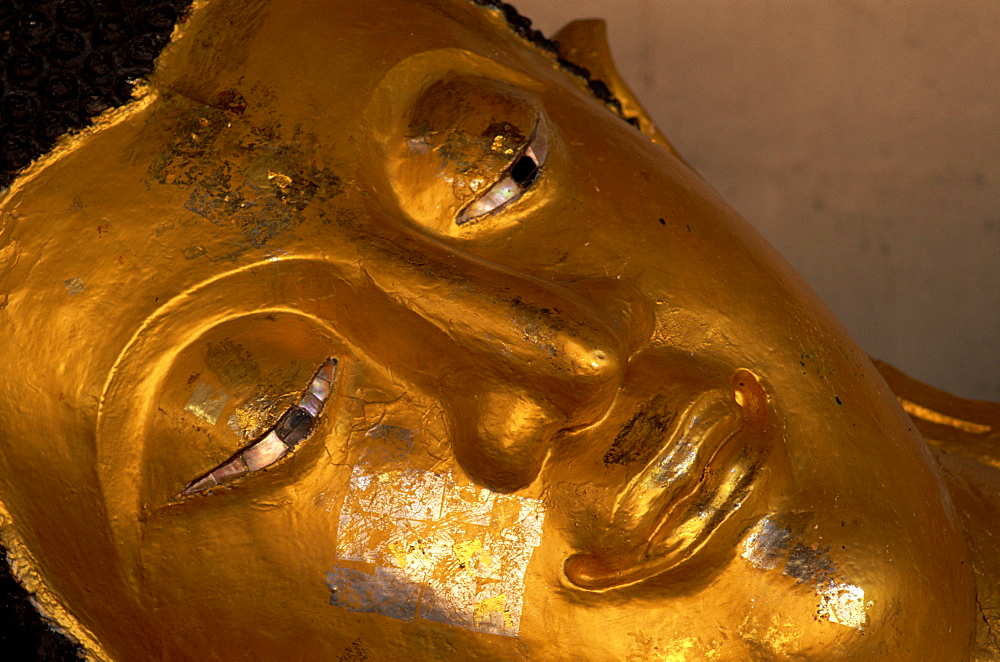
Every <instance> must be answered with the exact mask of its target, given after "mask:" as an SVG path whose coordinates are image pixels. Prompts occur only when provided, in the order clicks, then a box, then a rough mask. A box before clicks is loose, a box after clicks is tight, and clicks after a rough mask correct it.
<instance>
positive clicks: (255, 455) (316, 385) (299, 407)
mask: <svg viewBox="0 0 1000 662" xmlns="http://www.w3.org/2000/svg"><path fill="white" fill-rule="evenodd" d="M336 374H337V359H334V358H328V359H326V360H325V361H324V362H323V364H322V365H320V367H319V369H318V370H316V372H315V373H314V374H313V377H312V380H311V381H310V382H309V386H308V387H307V388H306V390H305V391H304V392H303V394H302V397H301V398H299V401H298V403H297V404H295V405H294V406H292V407H291V408H289V409H288V410H287V411H286V412H285V413H284V414H282V416H281V418H280V419H278V422H277V423H276V424H275V425H274V426H273V427H272V428H271V429H269V430H268V431H267V432H265V433H264V434H263V435H261V436H260V437H259V438H258V439H257V440H256V441H254V442H253V443H252V444H250V445H249V446H248V447H246V448H244V449H242V450H240V451H239V452H238V453H236V455H234V456H232V457H230V458H229V459H228V460H226V461H225V462H223V463H222V464H220V465H219V466H218V467H216V468H215V469H213V470H212V471H209V472H208V473H207V474H205V475H204V476H202V477H200V478H198V479H197V480H194V481H192V482H191V483H189V484H188V486H187V487H185V488H184V491H183V492H181V493H180V496H182V497H184V496H189V495H191V494H195V493H197V492H202V491H204V490H207V489H210V488H212V487H215V486H216V485H221V484H222V483H226V482H229V481H232V480H234V479H236V478H239V477H240V476H244V475H246V474H248V473H251V472H254V471H260V470H261V469H264V468H266V467H269V466H271V465H272V464H274V463H275V462H277V461H278V460H280V459H281V458H282V457H284V456H285V455H286V454H287V453H288V451H290V450H291V449H292V448H294V447H295V446H296V445H298V444H299V443H301V442H302V441H304V440H305V439H307V438H308V437H309V435H310V434H311V433H312V431H313V428H314V427H315V425H316V420H317V419H318V418H319V416H320V414H322V413H323V408H324V406H325V405H326V401H327V398H329V396H330V390H331V388H332V386H333V382H334V379H336Z"/></svg>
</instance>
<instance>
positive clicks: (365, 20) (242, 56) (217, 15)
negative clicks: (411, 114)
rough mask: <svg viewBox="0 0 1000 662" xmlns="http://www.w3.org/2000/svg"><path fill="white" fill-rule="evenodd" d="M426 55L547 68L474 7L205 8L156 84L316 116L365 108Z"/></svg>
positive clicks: (450, 64)
mask: <svg viewBox="0 0 1000 662" xmlns="http://www.w3.org/2000/svg"><path fill="white" fill-rule="evenodd" d="M433 51H443V52H451V53H453V54H454V53H456V52H462V51H464V52H467V53H469V54H471V55H474V56H479V57H481V58H485V59H488V60H491V61H493V62H495V63H496V64H498V65H500V66H506V67H512V68H515V69H519V68H523V67H524V65H525V64H526V63H532V62H533V63H534V64H536V65H537V64H539V63H545V64H547V65H550V62H549V61H547V60H549V58H546V57H543V56H542V54H543V52H544V51H543V50H542V49H540V48H538V47H537V46H536V45H534V44H532V43H530V42H529V41H528V40H526V39H524V38H523V37H521V36H519V35H518V34H517V33H516V32H515V31H514V30H513V29H512V28H511V27H510V25H509V24H508V22H507V19H506V18H505V16H504V14H503V13H502V12H500V11H498V10H496V9H493V8H489V7H484V6H482V5H479V4H477V3H475V2H473V1H472V0H380V1H379V2H351V1H347V2H345V1H336V0H334V1H331V0H257V1H256V2H254V3H252V6H248V4H247V3H244V2H234V1H232V0H212V1H210V2H209V3H207V4H206V5H205V6H203V7H201V8H197V9H196V10H195V11H194V13H193V15H192V17H191V19H190V20H189V22H188V23H187V24H186V25H183V26H182V27H181V29H180V30H179V32H178V36H177V38H176V39H175V43H174V44H172V45H171V46H170V47H168V49H167V50H166V51H165V52H164V55H163V56H162V57H161V60H160V61H159V63H158V71H157V75H156V83H157V84H158V85H161V86H165V87H168V88H170V89H173V90H176V91H179V92H182V93H184V94H186V95H188V96H190V97H192V98H195V99H198V100H201V101H210V100H211V99H212V98H213V97H214V96H215V95H217V94H218V93H219V91H220V90H225V89H232V88H237V87H238V88H240V89H243V90H252V91H255V92H257V93H258V94H260V95H267V96H270V97H272V98H273V99H274V101H275V103H276V104H277V105H279V106H282V109H283V111H284V112H285V113H286V114H289V115H292V114H295V113H296V109H299V110H302V114H303V116H306V115H309V114H312V115H314V116H316V115H322V114H323V110H324V109H323V107H322V105H323V104H329V105H330V106H331V107H333V106H343V105H344V104H351V103H353V102H360V101H362V100H363V98H364V97H365V96H366V94H367V93H368V92H370V90H371V89H372V88H373V87H374V86H375V85H377V83H378V81H379V80H380V79H381V78H382V77H383V76H384V74H385V72H387V71H388V70H390V69H392V68H393V67H394V66H395V65H397V64H398V63H400V62H401V61H404V60H406V59H408V58H412V57H413V56H416V55H419V54H422V53H428V52H433ZM460 59H461V58H458V57H454V56H452V57H451V58H447V57H441V58H438V59H437V60H436V62H435V63H434V64H431V65H427V66H426V67H425V71H424V72H423V73H424V74H425V75H427V76H433V75H434V74H435V73H436V74H437V76H443V75H446V74H447V72H448V70H449V69H452V68H458V69H461V67H462V63H461V61H460ZM435 69H436V70H437V71H435ZM282 100H284V101H286V102H287V103H288V105H287V107H285V106H284V105H283V104H281V101H282ZM303 102H305V103H306V104H307V105H306V106H303V105H302V103H303Z"/></svg>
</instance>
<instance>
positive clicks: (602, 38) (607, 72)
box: [555, 18, 681, 158]
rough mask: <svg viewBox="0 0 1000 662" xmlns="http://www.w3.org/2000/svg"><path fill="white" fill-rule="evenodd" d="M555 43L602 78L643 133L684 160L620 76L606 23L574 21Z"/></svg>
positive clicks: (565, 55) (577, 62) (568, 57)
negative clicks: (609, 41) (612, 52)
mask: <svg viewBox="0 0 1000 662" xmlns="http://www.w3.org/2000/svg"><path fill="white" fill-rule="evenodd" d="M555 40H556V41H557V42H558V43H559V53H560V55H561V56H562V57H564V58H566V59H567V60H569V61H570V62H573V63H574V64H578V65H580V66H581V67H586V68H587V69H589V70H590V73H591V74H592V75H593V77H594V78H598V79H600V80H601V81H603V82H604V83H605V84H606V85H607V86H608V88H610V89H611V92H612V94H614V95H615V97H617V98H618V100H619V101H621V104H622V110H623V111H624V114H625V116H626V117H635V118H637V119H638V120H639V130H640V131H642V132H643V133H644V134H646V135H647V136H649V139H650V140H652V141H653V142H655V143H656V144H658V145H662V146H663V147H665V148H666V149H667V150H668V151H669V152H670V153H671V154H673V155H674V156H676V157H677V158H681V157H680V155H679V154H678V153H677V150H675V149H674V147H673V145H671V144H670V141H668V140H667V139H666V137H664V135H663V134H662V133H660V130H659V129H658V128H656V124H654V123H653V119H652V117H650V115H649V113H648V112H646V109H645V108H643V107H642V104H640V103H639V100H638V99H637V98H636V96H635V95H634V94H633V93H632V90H630V89H629V87H628V85H626V84H625V81H624V80H622V77H621V76H620V75H619V74H618V69H617V68H616V67H615V63H614V60H613V59H612V57H611V49H610V48H609V47H608V37H607V25H606V23H605V22H604V21H603V20H600V19H596V18H588V19H581V20H577V21H571V22H569V23H567V24H566V25H565V26H563V28H562V29H561V30H559V32H558V33H556V35H555Z"/></svg>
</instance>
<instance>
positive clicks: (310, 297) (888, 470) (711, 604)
mask: <svg viewBox="0 0 1000 662" xmlns="http://www.w3.org/2000/svg"><path fill="white" fill-rule="evenodd" d="M498 4H500V3H495V2H492V1H491V0H380V1H379V2H347V1H340V0H252V1H250V2H246V1H242V0H241V1H239V2H237V1H236V0H199V1H197V2H195V4H194V6H193V8H192V11H191V13H190V15H189V17H187V18H186V19H185V20H184V21H182V22H181V23H180V24H179V26H178V27H177V29H176V30H175V33H174V37H173V40H172V43H171V44H170V45H169V46H168V47H167V49H166V50H165V51H164V52H163V54H162V55H161V56H160V58H159V60H158V61H157V68H156V72H155V74H154V75H153V76H152V77H151V79H150V80H149V82H148V84H147V85H145V87H144V88H143V89H142V90H141V92H140V93H139V94H137V96H136V98H135V100H134V101H133V102H132V103H131V104H130V105H128V106H126V107H123V108H121V109H117V110H112V111H107V112H106V113H105V114H104V115H102V116H101V117H100V119H99V120H98V122H97V124H96V125H95V126H94V127H93V128H92V129H89V130H86V131H84V132H81V133H78V134H74V135H70V136H67V137H66V138H64V139H63V141H62V142H61V143H60V145H59V146H58V147H57V148H56V149H55V150H54V151H53V152H52V153H50V154H48V155H46V156H45V157H43V158H42V159H40V160H39V161H38V162H36V163H35V164H33V165H32V166H31V167H30V168H28V169H27V170H26V171H24V172H23V173H22V174H21V175H20V176H19V177H18V179H17V180H16V181H15V182H14V184H13V185H12V186H11V187H10V189H9V190H8V191H6V192H5V193H3V194H2V197H0V214H2V215H0V301H2V302H3V305H2V306H0V327H2V334H3V337H4V338H5V342H4V344H3V346H2V348H0V373H2V374H3V375H5V376H6V377H7V378H6V379H5V380H3V385H2V389H3V396H2V399H0V457H2V466H3V467H4V471H3V472H2V474H0V535H2V540H0V542H2V543H3V545H4V546H5V547H6V548H7V549H8V550H9V554H10V555H11V557H12V559H13V564H14V567H15V570H16V572H17V574H18V576H19V579H20V581H21V582H22V583H23V584H24V585H26V586H27V587H28V588H29V589H30V590H31V591H33V592H34V593H35V594H36V600H37V602H38V604H39V607H40V609H41V610H42V612H43V613H44V614H45V615H46V616H48V617H49V618H51V619H52V620H53V621H55V622H56V623H58V625H59V627H61V628H62V629H63V630H64V631H65V632H67V633H68V635H69V636H71V637H72V638H73V639H74V640H76V641H79V642H80V643H81V644H82V645H83V646H84V648H85V649H86V651H87V655H88V656H89V657H90V658H91V659H94V660H113V661H116V662H117V661H128V660H149V659H163V660H211V659H244V658H246V659H249V658H253V659H259V660H285V659H303V660H337V659H340V660H362V659H364V660H397V659H400V658H407V659H415V660H467V659H480V660H531V661H540V660H595V661H603V660H678V661H679V660H690V661H702V660H913V661H929V660H933V661H938V660H940V661H958V660H993V659H1000V643H998V641H997V636H998V635H997V634H996V633H998V632H1000V622H998V614H1000V611H998V610H1000V603H998V600H1000V588H998V585H997V584H998V582H997V572H996V570H997V568H998V567H1000V551H998V548H997V547H996V545H995V544H993V542H992V541H993V540H994V536H995V535H997V534H998V533H1000V510H998V508H1000V496H998V495H1000V479H998V474H997V472H998V470H1000V459H998V454H997V452H996V448H997V445H996V444H997V442H1000V433H998V428H1000V413H998V411H1000V410H998V407H997V406H996V405H992V404H990V403H975V402H969V401H962V400H959V399H957V398H952V397H951V396H947V395H946V394H943V393H940V392H936V391H934V390H933V389H930V388H929V387H926V386H924V385H922V384H919V383H918V382H914V381H912V380H909V379H908V378H906V377H905V376H904V375H901V374H900V373H898V372H896V371H894V370H893V369H892V368H890V367H888V366H884V365H881V364H880V365H878V366H877V367H876V365H874V364H873V363H872V362H871V361H870V360H869V359H868V358H867V357H866V356H865V355H864V354H863V353H862V352H861V351H860V350H859V349H858V347H857V346H856V345H855V344H854V342H853V341H852V340H851V339H850V338H849V337H848V336H847V334H846V333H845V331H844V330H843V328H842V327H841V326H840V325H839V324H838V323H837V322H836V320H834V319H833V317H832V315H831V314H830V313H829V312H828V311H827V309H826V308H825V307H824V306H823V304H822V303H821V302H820V301H819V300H818V299H817V297H816V296H815V295H814V294H813V293H812V292H811V291H810V290H809V289H808V287H807V286H806V285H805V284H804V283H803V282H802V281H801V280H800V279H799V278H798V277H797V276H796V275H795V274H794V273H793V272H792V270H791V269H790V268H789V267H788V265H787V264H786V263H785V262H784V261H783V260H782V258H781V257H780V256H779V255H777V254H776V253H775V251H774V250H773V249H772V248H770V247H769V246H768V245H767V244H766V243H765V242H764V241H763V240H762V239H761V238H760V237H759V236H758V235H757V234H756V233H755V232H754V231H753V230H752V229H751V228H750V227H749V226H748V224H747V223H746V222H745V221H743V220H742V219H741V218H740V217H739V216H738V215H737V214H736V213H735V212H734V211H732V210H731V209H730V208H729V207H728V206H726V204H725V202H723V201H722V200H721V199H720V198H719V196H718V195H717V194H716V193H715V192H714V191H713V190H712V189H711V187H710V186H708V185H707V184H706V183H705V182H704V181H703V180H702V179H701V178H700V177H699V176H698V175H697V174H695V173H694V172H693V171H692V170H691V169H690V168H689V167H688V166H687V165H686V164H685V163H684V162H683V161H682V160H680V158H679V157H677V156H676V155H675V153H674V151H673V148H672V147H671V146H670V145H669V143H668V142H667V140H666V139H665V138H664V137H663V136H662V134H661V133H660V132H659V131H658V130H657V128H656V127H655V126H653V124H652V122H651V121H650V119H649V117H648V116H647V115H646V114H645V112H644V111H643V109H642V106H641V105H639V103H638V101H637V100H636V99H635V97H634V95H633V94H632V93H631V92H630V91H629V90H628V89H627V88H625V86H624V83H623V82H622V81H621V78H620V77H619V76H618V75H617V73H616V72H615V71H614V66H613V64H612V63H611V61H610V58H609V56H608V49H607V46H606V44H604V42H603V27H602V25H601V24H600V23H598V22H594V21H582V22H576V23H572V24H570V25H569V26H567V27H566V28H565V29H564V30H563V31H562V32H560V33H559V34H558V35H556V40H557V41H558V42H559V43H558V45H557V44H556V43H555V42H554V41H549V40H547V39H545V38H544V37H542V36H541V35H540V34H538V33H536V32H534V31H532V30H531V29H530V28H529V27H527V25H526V24H525V22H524V21H523V20H522V19H521V18H520V17H518V16H517V15H516V13H514V12H513V11H512V10H508V9H504V8H502V7H499V6H495V5H498ZM583 67H586V69H584V68H583ZM98 227H100V228H101V231H100V232H97V231H95V228H98ZM887 382H888V384H887ZM904 409H905V411H904Z"/></svg>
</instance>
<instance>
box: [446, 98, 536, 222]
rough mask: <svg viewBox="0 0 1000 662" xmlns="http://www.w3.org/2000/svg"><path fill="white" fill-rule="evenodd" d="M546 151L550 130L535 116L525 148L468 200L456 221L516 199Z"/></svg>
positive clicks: (470, 218)
mask: <svg viewBox="0 0 1000 662" xmlns="http://www.w3.org/2000/svg"><path fill="white" fill-rule="evenodd" d="M548 154H549V132H548V127H547V126H546V125H545V120H543V119H542V118H539V119H538V122H537V124H536V125H535V132H534V134H533V135H532V137H531V140H530V141H528V144H527V146H526V147H525V148H524V150H523V151H522V152H521V153H520V154H519V155H518V156H517V158H515V159H514V162H513V163H512V164H511V166H510V168H508V169H507V170H505V171H504V172H503V174H502V175H501V176H500V179H499V181H497V182H496V183H495V184H493V186H491V187H490V188H488V189H487V190H486V191H485V192H484V193H483V194H482V195H480V196H479V197H478V198H476V199H475V200H473V201H472V202H470V203H469V204H468V205H467V206H466V207H465V209H463V210H462V211H461V212H460V213H459V215H458V218H457V219H456V220H455V222H456V223H457V224H458V225H464V224H466V223H469V222H471V221H474V220H476V219H479V218H482V217H483V216H486V215H487V214H492V213H494V212H497V211H499V210H501V209H503V208H505V207H507V206H508V205H510V204H511V203H513V202H515V201H516V200H518V199H519V198H520V197H521V196H522V195H524V192H525V191H527V190H528V189H529V188H530V187H531V185H532V184H534V183H535V180H537V179H538V175H539V174H540V173H541V171H542V168H543V167H544V166H545V160H546V158H547V157H548Z"/></svg>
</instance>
